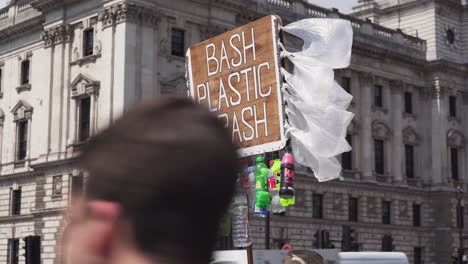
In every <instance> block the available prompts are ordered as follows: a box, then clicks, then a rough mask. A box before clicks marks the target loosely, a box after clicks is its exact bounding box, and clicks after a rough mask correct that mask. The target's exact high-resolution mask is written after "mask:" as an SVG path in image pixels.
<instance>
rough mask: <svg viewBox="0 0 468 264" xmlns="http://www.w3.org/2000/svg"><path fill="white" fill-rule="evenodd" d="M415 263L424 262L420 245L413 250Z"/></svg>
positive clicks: (420, 263)
mask: <svg viewBox="0 0 468 264" xmlns="http://www.w3.org/2000/svg"><path fill="white" fill-rule="evenodd" d="M413 257H414V260H413V263H414V264H422V263H423V262H422V248H420V247H415V248H414V250H413Z"/></svg>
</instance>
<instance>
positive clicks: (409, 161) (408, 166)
mask: <svg viewBox="0 0 468 264" xmlns="http://www.w3.org/2000/svg"><path fill="white" fill-rule="evenodd" d="M405 171H406V177H407V178H409V179H413V178H414V146H412V145H405Z"/></svg>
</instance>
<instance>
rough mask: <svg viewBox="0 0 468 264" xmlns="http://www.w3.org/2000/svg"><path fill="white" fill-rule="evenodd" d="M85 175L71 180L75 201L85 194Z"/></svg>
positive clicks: (72, 196) (72, 197)
mask: <svg viewBox="0 0 468 264" xmlns="http://www.w3.org/2000/svg"><path fill="white" fill-rule="evenodd" d="M83 183H84V181H83V175H79V176H73V177H72V178H71V188H72V189H71V199H72V201H75V200H76V198H78V197H79V196H80V195H81V194H82V192H83Z"/></svg>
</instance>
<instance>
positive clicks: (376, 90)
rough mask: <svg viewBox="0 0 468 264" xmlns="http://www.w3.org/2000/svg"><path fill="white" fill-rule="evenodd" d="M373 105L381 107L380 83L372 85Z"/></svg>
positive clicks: (381, 91)
mask: <svg viewBox="0 0 468 264" xmlns="http://www.w3.org/2000/svg"><path fill="white" fill-rule="evenodd" d="M374 106H377V107H383V90H382V85H377V84H376V85H374Z"/></svg>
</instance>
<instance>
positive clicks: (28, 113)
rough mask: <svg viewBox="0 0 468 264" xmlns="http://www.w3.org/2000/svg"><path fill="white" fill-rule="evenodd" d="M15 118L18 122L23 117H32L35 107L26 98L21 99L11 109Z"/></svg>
mask: <svg viewBox="0 0 468 264" xmlns="http://www.w3.org/2000/svg"><path fill="white" fill-rule="evenodd" d="M11 113H12V114H13V120H14V121H15V122H16V121H18V120H21V119H31V117H32V113H33V107H32V106H31V105H30V104H28V103H27V102H26V101H24V100H20V101H19V102H18V103H17V104H16V105H15V107H13V109H12V110H11Z"/></svg>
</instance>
